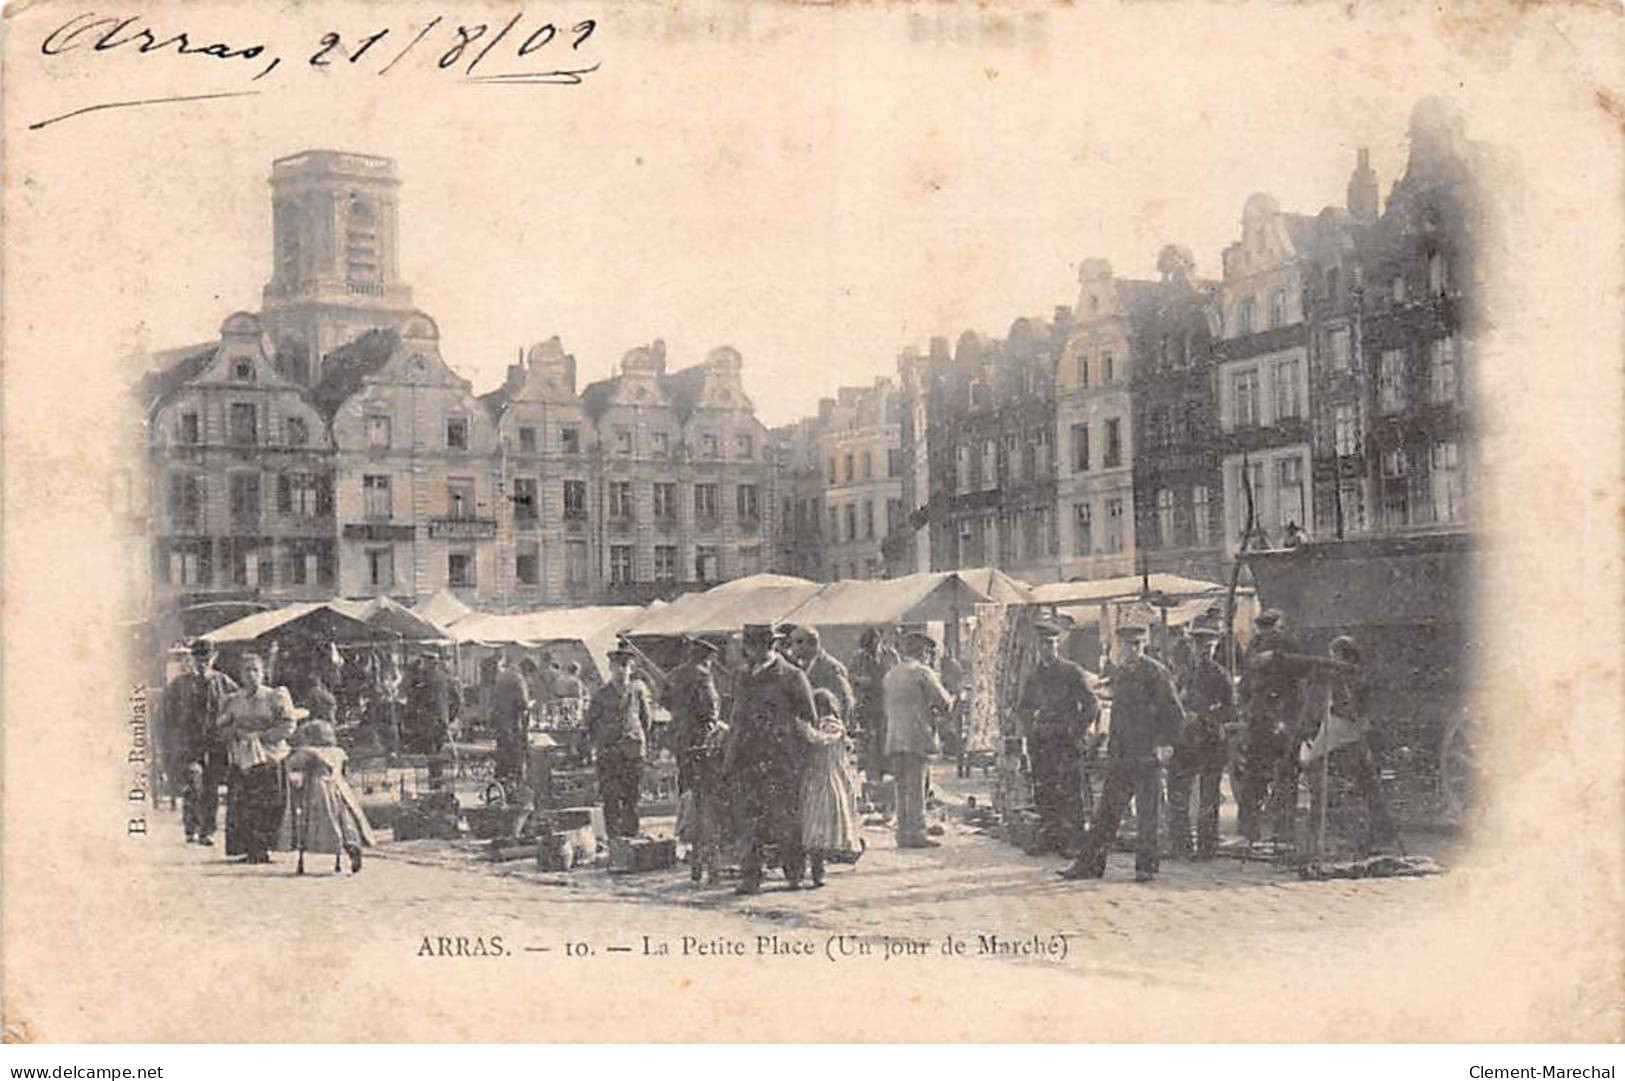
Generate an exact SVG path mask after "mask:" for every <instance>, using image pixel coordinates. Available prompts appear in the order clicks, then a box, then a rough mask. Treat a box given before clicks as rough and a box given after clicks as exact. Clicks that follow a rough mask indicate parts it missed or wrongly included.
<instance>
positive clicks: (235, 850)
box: [226, 762, 287, 856]
mask: <svg viewBox="0 0 1625 1081" xmlns="http://www.w3.org/2000/svg"><path fill="white" fill-rule="evenodd" d="M286 792H287V782H286V780H285V778H284V776H283V773H282V764H281V763H280V762H265V763H262V764H261V765H258V766H250V767H248V768H247V769H246V770H243V769H238V768H237V767H235V766H233V767H232V768H231V772H230V773H229V774H227V776H226V855H228V856H241V855H253V854H255V853H259V852H269V851H270V850H271V849H273V848H275V847H276V843H277V831H278V829H279V828H280V827H281V825H282V811H283V807H284V806H285V805H286V803H287V794H286Z"/></svg>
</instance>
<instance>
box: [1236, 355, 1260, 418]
mask: <svg viewBox="0 0 1625 1081" xmlns="http://www.w3.org/2000/svg"><path fill="white" fill-rule="evenodd" d="M1230 419H1231V427H1233V428H1252V427H1256V426H1257V424H1258V423H1259V416H1258V369H1256V368H1248V369H1246V370H1245V371H1240V372H1235V373H1233V374H1232V375H1231V376H1230Z"/></svg>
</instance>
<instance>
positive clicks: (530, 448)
mask: <svg viewBox="0 0 1625 1081" xmlns="http://www.w3.org/2000/svg"><path fill="white" fill-rule="evenodd" d="M519 453H520V454H535V453H536V429H535V428H533V427H531V426H530V425H528V424H522V425H520V427H519Z"/></svg>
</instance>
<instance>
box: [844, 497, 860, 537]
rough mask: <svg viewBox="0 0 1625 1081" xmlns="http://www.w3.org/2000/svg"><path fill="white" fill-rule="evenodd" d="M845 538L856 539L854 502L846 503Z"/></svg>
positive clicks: (856, 519)
mask: <svg viewBox="0 0 1625 1081" xmlns="http://www.w3.org/2000/svg"><path fill="white" fill-rule="evenodd" d="M846 539H847V540H849V541H855V540H857V539H858V505H857V504H856V503H848V504H847V505H846Z"/></svg>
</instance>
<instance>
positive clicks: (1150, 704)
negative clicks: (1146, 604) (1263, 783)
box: [1058, 626, 1184, 882]
mask: <svg viewBox="0 0 1625 1081" xmlns="http://www.w3.org/2000/svg"><path fill="white" fill-rule="evenodd" d="M1117 635H1118V638H1119V640H1121V641H1122V642H1123V644H1124V646H1125V648H1126V649H1127V650H1128V656H1127V658H1126V659H1125V660H1124V662H1123V663H1122V664H1120V665H1118V666H1117V667H1116V670H1115V671H1114V672H1113V674H1112V709H1111V736H1110V740H1109V742H1108V743H1107V745H1106V783H1105V786H1104V790H1103V791H1102V792H1101V795H1100V806H1099V807H1098V808H1097V809H1096V811H1095V820H1094V823H1093V825H1092V826H1091V828H1090V830H1089V833H1088V836H1087V837H1085V838H1084V843H1083V852H1082V854H1081V855H1079V856H1078V858H1077V861H1076V862H1074V863H1073V864H1072V866H1070V867H1068V868H1067V869H1066V870H1064V871H1060V872H1058V873H1059V874H1060V875H1061V877H1062V878H1101V877H1103V876H1104V875H1105V873H1106V854H1107V853H1108V852H1110V851H1111V847H1112V844H1113V842H1115V841H1116V840H1117V829H1118V827H1119V826H1120V825H1122V822H1123V813H1124V812H1125V811H1127V810H1128V803H1129V800H1130V799H1133V800H1134V819H1135V831H1134V832H1135V837H1134V880H1135V881H1136V882H1149V881H1151V880H1152V879H1153V878H1155V877H1156V876H1157V869H1158V862H1157V815H1158V804H1159V803H1160V801H1161V795H1162V793H1161V788H1162V784H1161V781H1162V767H1163V766H1164V765H1165V764H1166V763H1167V762H1168V760H1169V759H1170V758H1171V757H1173V753H1174V744H1175V743H1176V742H1177V741H1178V739H1179V731H1180V727H1181V723H1182V721H1183V719H1184V713H1183V710H1182V709H1181V707H1180V704H1179V696H1178V694H1177V693H1176V692H1175V691H1174V684H1173V680H1172V679H1171V678H1170V677H1169V675H1168V670H1167V669H1166V668H1164V667H1163V666H1162V665H1160V664H1158V663H1157V662H1156V661H1154V660H1152V659H1151V658H1150V657H1147V656H1146V655H1145V652H1144V650H1145V628H1144V627H1131V626H1122V627H1119V628H1118V631H1117Z"/></svg>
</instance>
